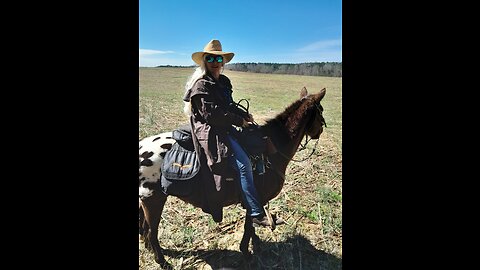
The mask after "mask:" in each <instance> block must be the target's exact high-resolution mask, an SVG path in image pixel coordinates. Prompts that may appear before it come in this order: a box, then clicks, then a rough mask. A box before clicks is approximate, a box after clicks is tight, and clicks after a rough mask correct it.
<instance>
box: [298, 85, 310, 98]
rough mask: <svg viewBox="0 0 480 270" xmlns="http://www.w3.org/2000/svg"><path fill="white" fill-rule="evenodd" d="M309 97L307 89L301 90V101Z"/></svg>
mask: <svg viewBox="0 0 480 270" xmlns="http://www.w3.org/2000/svg"><path fill="white" fill-rule="evenodd" d="M307 95H308V91H307V88H306V87H305V86H304V87H303V88H302V90H300V99H302V98H304V97H306V96H307Z"/></svg>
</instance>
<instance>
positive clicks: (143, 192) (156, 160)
mask: <svg viewBox="0 0 480 270" xmlns="http://www.w3.org/2000/svg"><path fill="white" fill-rule="evenodd" d="M174 143H175V140H174V139H173V138H172V132H164V133H160V134H157V135H154V136H150V137H147V138H144V139H142V140H140V141H139V143H138V144H139V150H138V154H139V155H138V161H139V163H138V180H139V194H138V195H139V197H140V199H142V198H146V197H149V196H151V195H152V193H153V190H154V188H158V183H160V176H161V174H160V166H161V165H162V161H163V158H164V157H165V154H166V153H167V151H168V150H170V149H171V148H172V145H173V144H174Z"/></svg>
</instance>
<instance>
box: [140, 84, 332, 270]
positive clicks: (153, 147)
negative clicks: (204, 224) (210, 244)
mask: <svg viewBox="0 0 480 270" xmlns="http://www.w3.org/2000/svg"><path fill="white" fill-rule="evenodd" d="M325 92H326V90H325V88H324V89H322V90H321V91H320V92H319V93H317V94H312V95H308V93H307V90H306V88H305V87H304V88H303V89H302V90H301V92H300V99H298V100H297V101H295V102H293V103H292V104H291V105H290V106H289V107H287V108H286V109H285V110H284V111H283V112H282V113H280V114H278V115H277V116H276V117H275V118H273V119H270V120H267V121H266V124H264V125H261V126H260V127H261V129H262V131H263V134H264V135H266V136H268V137H270V139H271V141H272V143H273V144H274V146H275V147H276V149H277V151H276V153H274V154H271V155H269V156H268V159H269V161H270V163H271V164H270V166H268V167H267V168H266V171H265V174H264V175H263V177H260V176H258V175H255V185H256V187H257V191H258V194H259V196H260V197H261V200H262V202H263V203H264V205H266V204H267V202H268V201H270V200H271V199H273V198H275V197H276V196H277V195H278V194H279V193H280V191H281V189H282V187H283V185H284V182H285V170H286V168H287V165H288V163H289V162H290V161H291V160H292V158H293V156H294V155H295V153H296V151H297V149H298V147H299V145H300V143H301V141H302V138H303V137H304V136H306V135H308V136H310V137H311V138H312V139H318V138H319V136H320V134H321V133H322V132H323V126H324V125H325V126H326V123H325V119H324V118H323V115H322V113H323V107H322V106H321V105H320V101H321V100H322V98H323V97H324V96H325ZM174 142H175V140H173V139H172V138H171V133H169V132H167V133H162V134H158V135H155V136H150V137H148V138H145V139H143V140H141V141H140V150H139V162H140V164H139V168H140V171H139V180H140V183H139V196H140V201H139V210H140V213H139V214H140V224H139V225H140V228H139V233H140V234H141V235H142V236H143V237H144V240H145V246H146V247H147V248H149V249H150V250H152V252H153V253H154V255H155V261H156V262H157V263H159V264H160V265H162V266H163V267H166V268H169V267H170V265H169V264H168V263H167V261H166V260H165V258H164V255H163V253H162V249H161V247H160V244H159V242H158V226H159V223H160V217H161V214H162V211H163V207H164V205H165V202H166V200H167V196H168V195H165V194H164V193H163V192H162V191H161V188H159V185H160V176H161V170H160V166H161V163H162V161H163V157H164V156H165V153H166V152H167V151H168V149H170V148H171V146H172V144H173V143H174ZM212 181H213V180H212ZM233 182H234V181H227V182H226V183H224V184H222V188H221V190H220V191H218V193H220V194H223V196H224V197H223V198H224V200H223V201H222V203H221V206H220V207H223V206H227V205H231V204H237V203H241V196H240V193H239V192H240V191H239V186H238V185H236V184H233ZM195 192H196V191H194V193H195ZM177 197H178V198H180V199H181V200H183V201H185V202H187V203H190V204H192V205H194V206H196V207H201V206H202V203H204V202H201V201H198V198H200V197H199V196H195V194H193V195H192V196H187V197H180V196H177ZM142 210H143V211H142ZM250 239H252V240H253V244H255V243H256V242H258V241H259V237H258V236H257V235H256V234H255V228H254V227H253V226H252V220H251V218H250V217H249V216H248V215H247V216H246V217H245V224H244V234H243V237H242V240H241V243H240V250H241V252H242V253H243V254H244V255H245V256H250V255H251V253H250V251H249V248H248V245H249V242H250Z"/></svg>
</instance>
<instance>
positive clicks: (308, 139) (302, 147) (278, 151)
mask: <svg viewBox="0 0 480 270" xmlns="http://www.w3.org/2000/svg"><path fill="white" fill-rule="evenodd" d="M310 140H312V138H311V137H310V138H308V135H307V134H305V144H304V145H302V143H301V142H300V146H301V148H300V149H299V150H297V152H300V151H302V150H305V149H307V144H308V142H310ZM318 141H319V139H317V141H316V142H315V145H314V146H313V149H312V152H311V153H310V154H309V155H308V156H307V157H305V158H303V159H301V160H298V159H294V158H292V159H290V158H289V157H287V155H285V154H284V153H282V152H281V151H280V150H277V153H279V154H280V155H281V156H282V157H283V158H285V159H286V160H291V161H295V162H303V161H305V160H307V159H309V158H310V157H311V156H312V155H313V153H315V150H317V144H318Z"/></svg>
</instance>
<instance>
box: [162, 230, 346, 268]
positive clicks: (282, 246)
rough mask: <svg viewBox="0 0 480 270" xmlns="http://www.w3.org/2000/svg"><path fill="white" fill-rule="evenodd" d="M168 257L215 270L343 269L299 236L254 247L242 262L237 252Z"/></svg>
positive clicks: (170, 252)
mask: <svg viewBox="0 0 480 270" xmlns="http://www.w3.org/2000/svg"><path fill="white" fill-rule="evenodd" d="M164 252H165V255H166V259H167V260H168V259H169V258H168V257H179V256H182V255H188V256H195V257H196V258H197V259H200V260H202V261H204V262H206V263H207V264H208V265H210V266H211V267H212V269H215V270H220V269H222V270H234V269H235V270H240V269H304V270H309V269H322V270H337V269H342V259H341V258H338V257H336V256H334V255H332V254H328V253H325V252H324V251H321V250H318V249H316V248H315V247H314V246H312V245H311V244H310V242H309V241H308V240H307V239H306V238H305V237H303V236H301V235H296V236H293V237H290V238H288V239H287V240H286V241H283V242H264V241H262V242H261V243H260V246H259V247H256V248H255V250H254V254H253V256H252V258H251V259H250V260H248V261H247V260H246V259H244V257H243V255H242V253H241V252H240V251H234V250H225V249H216V250H201V249H200V250H196V251H188V252H187V253H184V252H182V251H174V250H165V251H164Z"/></svg>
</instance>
